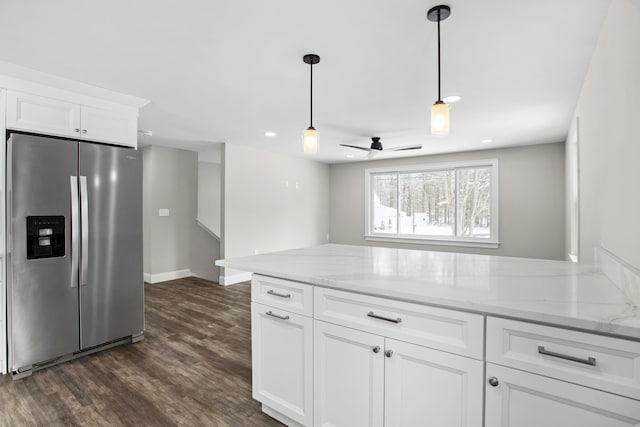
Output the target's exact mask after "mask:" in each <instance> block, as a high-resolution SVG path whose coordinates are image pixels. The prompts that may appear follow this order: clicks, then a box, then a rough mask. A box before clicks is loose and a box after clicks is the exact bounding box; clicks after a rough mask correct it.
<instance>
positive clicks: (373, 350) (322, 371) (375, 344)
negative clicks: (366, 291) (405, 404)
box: [313, 321, 384, 427]
mask: <svg viewBox="0 0 640 427" xmlns="http://www.w3.org/2000/svg"><path fill="white" fill-rule="evenodd" d="M313 326H314V331H313V335H314V348H315V359H314V413H315V424H314V425H315V426H316V427H319V426H323V427H328V426H336V427H340V426H344V427H358V426H372V427H373V426H382V425H383V419H384V338H383V337H381V336H379V335H374V334H370V333H367V332H362V331H357V330H354V329H349V328H345V327H342V326H337V325H332V324H330V323H325V322H320V321H314V325H313Z"/></svg>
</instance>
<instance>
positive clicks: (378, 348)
mask: <svg viewBox="0 0 640 427" xmlns="http://www.w3.org/2000/svg"><path fill="white" fill-rule="evenodd" d="M371 351H373V352H374V353H380V346H379V345H377V346H375V347H373V348H372V349H371Z"/></svg>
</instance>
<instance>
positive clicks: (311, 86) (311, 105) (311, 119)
mask: <svg viewBox="0 0 640 427" xmlns="http://www.w3.org/2000/svg"><path fill="white" fill-rule="evenodd" d="M310 66H311V78H310V84H309V112H310V117H309V127H313V61H311V64H310Z"/></svg>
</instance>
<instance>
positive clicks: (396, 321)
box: [367, 311, 402, 323]
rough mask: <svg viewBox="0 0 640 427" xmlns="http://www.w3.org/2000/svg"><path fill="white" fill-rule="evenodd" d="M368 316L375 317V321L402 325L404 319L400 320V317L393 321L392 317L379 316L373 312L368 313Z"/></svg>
mask: <svg viewBox="0 0 640 427" xmlns="http://www.w3.org/2000/svg"><path fill="white" fill-rule="evenodd" d="M367 316H369V317H373V318H374V319H380V320H386V321H387V322H392V323H400V322H402V319H401V318H399V317H396V318H395V319H392V318H390V317H384V316H378V315H377V314H375V313H374V312H373V311H370V312H369V313H367Z"/></svg>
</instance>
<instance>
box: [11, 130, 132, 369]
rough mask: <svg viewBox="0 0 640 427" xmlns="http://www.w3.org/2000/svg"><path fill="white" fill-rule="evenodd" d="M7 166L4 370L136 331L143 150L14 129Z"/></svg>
mask: <svg viewBox="0 0 640 427" xmlns="http://www.w3.org/2000/svg"><path fill="white" fill-rule="evenodd" d="M6 173H7V177H6V178H7V192H6V193H7V200H6V209H7V248H6V249H7V252H6V253H7V328H8V330H7V332H8V333H7V338H8V344H9V347H8V349H9V351H8V352H9V354H8V362H9V366H8V368H9V370H10V371H11V372H12V373H13V374H14V376H15V375H23V374H21V373H24V374H27V375H28V374H30V372H31V371H32V370H35V369H37V368H38V367H39V366H45V365H47V364H50V363H55V362H56V361H60V360H65V359H66V358H69V357H77V355H78V354H83V353H84V352H88V351H92V350H95V349H96V348H99V347H100V346H102V345H104V344H108V343H114V342H118V341H119V340H127V339H128V340H129V341H132V340H134V341H135V340H138V339H141V336H142V332H143V329H144V306H143V272H142V153H141V152H140V151H137V150H134V149H129V148H123V147H114V146H109V145H103V144H93V143H88V142H84V141H83V142H79V141H72V140H65V139H57V138H48V137H42V136H34V135H26V134H19V133H13V134H9V138H8V141H7V172H6Z"/></svg>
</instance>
